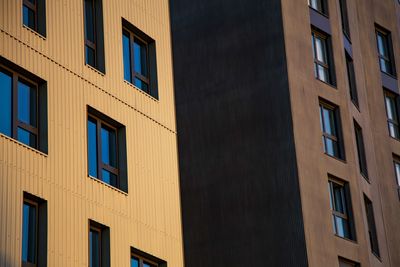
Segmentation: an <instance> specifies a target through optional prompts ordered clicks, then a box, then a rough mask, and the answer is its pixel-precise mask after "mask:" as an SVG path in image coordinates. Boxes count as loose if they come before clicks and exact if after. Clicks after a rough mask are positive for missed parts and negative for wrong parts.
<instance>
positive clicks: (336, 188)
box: [333, 183, 346, 214]
mask: <svg viewBox="0 0 400 267" xmlns="http://www.w3.org/2000/svg"><path fill="white" fill-rule="evenodd" d="M333 193H334V201H335V208H334V209H335V211H337V212H340V213H343V214H346V210H345V201H346V200H345V199H344V190H343V187H342V186H340V185H338V184H336V183H333Z"/></svg>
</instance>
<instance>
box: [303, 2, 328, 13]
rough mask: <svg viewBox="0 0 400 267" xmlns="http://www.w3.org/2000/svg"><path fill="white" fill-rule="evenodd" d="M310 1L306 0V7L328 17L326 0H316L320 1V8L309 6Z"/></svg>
mask: <svg viewBox="0 0 400 267" xmlns="http://www.w3.org/2000/svg"><path fill="white" fill-rule="evenodd" d="M311 1H312V0H308V7H309V8H311V9H312V10H315V11H316V12H318V13H319V14H321V15H323V16H325V17H329V8H328V2H327V1H326V0H317V1H320V3H321V10H319V9H317V8H314V7H313V6H311Z"/></svg>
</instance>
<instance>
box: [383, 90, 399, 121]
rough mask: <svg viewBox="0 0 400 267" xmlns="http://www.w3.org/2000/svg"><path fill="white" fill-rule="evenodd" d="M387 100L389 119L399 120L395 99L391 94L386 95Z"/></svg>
mask: <svg viewBox="0 0 400 267" xmlns="http://www.w3.org/2000/svg"><path fill="white" fill-rule="evenodd" d="M385 102H386V114H387V117H388V119H390V120H394V121H397V116H396V112H395V110H396V106H395V102H394V99H393V98H392V97H390V96H385Z"/></svg>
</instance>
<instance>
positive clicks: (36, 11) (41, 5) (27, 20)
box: [22, 0, 46, 37]
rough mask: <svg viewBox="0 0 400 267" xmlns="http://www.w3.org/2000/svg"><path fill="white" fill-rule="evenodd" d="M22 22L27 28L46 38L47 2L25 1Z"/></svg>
mask: <svg viewBox="0 0 400 267" xmlns="http://www.w3.org/2000/svg"><path fill="white" fill-rule="evenodd" d="M22 20H23V23H24V25H25V26H27V27H28V28H30V29H32V30H34V31H35V32H37V33H39V34H40V35H42V36H44V37H45V36H46V5H45V0H23V3H22Z"/></svg>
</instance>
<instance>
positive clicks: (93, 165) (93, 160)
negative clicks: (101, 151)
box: [87, 118, 97, 177]
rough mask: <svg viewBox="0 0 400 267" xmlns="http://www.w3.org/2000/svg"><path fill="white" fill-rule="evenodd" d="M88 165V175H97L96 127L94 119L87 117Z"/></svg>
mask: <svg viewBox="0 0 400 267" xmlns="http://www.w3.org/2000/svg"><path fill="white" fill-rule="evenodd" d="M87 127H88V129H87V132H88V133H87V135H88V136H87V138H88V141H87V143H88V165H89V175H90V176H93V177H97V127H96V121H94V120H91V119H90V118H89V119H88V125H87Z"/></svg>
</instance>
